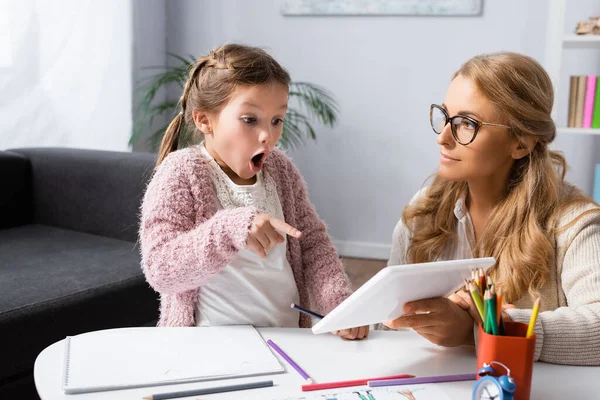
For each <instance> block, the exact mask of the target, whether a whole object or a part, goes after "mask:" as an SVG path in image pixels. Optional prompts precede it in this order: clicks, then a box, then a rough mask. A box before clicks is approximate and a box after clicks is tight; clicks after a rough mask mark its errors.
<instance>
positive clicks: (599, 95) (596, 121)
mask: <svg viewBox="0 0 600 400" xmlns="http://www.w3.org/2000/svg"><path fill="white" fill-rule="evenodd" d="M592 128H596V129H600V85H599V84H598V82H597V81H596V94H595V96H594V112H593V115H592Z"/></svg>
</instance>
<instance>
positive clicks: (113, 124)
mask: <svg viewBox="0 0 600 400" xmlns="http://www.w3.org/2000/svg"><path fill="white" fill-rule="evenodd" d="M1 1H2V3H0V12H2V13H6V14H5V15H8V18H7V19H8V24H9V29H8V31H9V40H8V47H9V49H8V52H9V53H10V57H9V59H10V63H9V65H6V64H7V63H6V62H4V63H3V65H0V93H2V95H1V96H0V149H7V148H14V147H32V146H65V147H80V148H93V149H106V150H127V149H128V145H127V143H128V140H129V134H130V130H131V107H132V99H131V87H132V61H131V58H132V11H131V1H130V0H128V1H123V0H103V1H95V0H54V1H45V0H37V1H35V0H29V1H20V0H1ZM0 51H2V49H0ZM4 59H6V57H4Z"/></svg>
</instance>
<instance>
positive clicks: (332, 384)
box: [302, 375, 415, 392]
mask: <svg viewBox="0 0 600 400" xmlns="http://www.w3.org/2000/svg"><path fill="white" fill-rule="evenodd" d="M414 377H415V376H414V375H394V376H384V377H381V378H368V379H356V380H353V381H340V382H325V383H313V384H310V385H302V391H303V392H309V391H311V390H323V389H334V388H341V387H349V386H362V385H366V384H367V382H369V381H375V380H384V379H404V378H414Z"/></svg>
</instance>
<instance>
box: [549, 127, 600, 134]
mask: <svg viewBox="0 0 600 400" xmlns="http://www.w3.org/2000/svg"><path fill="white" fill-rule="evenodd" d="M556 133H558V134H573V135H600V129H598V128H566V127H557V128H556Z"/></svg>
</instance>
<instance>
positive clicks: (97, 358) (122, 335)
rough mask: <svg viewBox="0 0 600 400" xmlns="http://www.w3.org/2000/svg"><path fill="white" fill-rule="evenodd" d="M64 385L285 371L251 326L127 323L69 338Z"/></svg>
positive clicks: (93, 386)
mask: <svg viewBox="0 0 600 400" xmlns="http://www.w3.org/2000/svg"><path fill="white" fill-rule="evenodd" d="M63 365H64V368H63V390H64V392H65V393H68V394H74V393H87V392H97V391H103V390H116V389H129V388H135V387H143V386H155V385H165V384H174V383H186V382H197V381H208V380H217V379H226V378H237V377H243V376H253V375H267V374H275V373H280V372H283V371H284V369H283V367H282V365H281V364H280V362H279V360H278V359H277V358H276V357H275V356H274V355H273V353H272V352H271V350H270V349H269V348H268V347H267V344H266V343H265V341H264V340H263V338H262V337H261V336H260V335H259V334H258V332H257V331H256V330H255V329H254V328H253V327H252V326H245V325H244V326H219V327H206V328H124V329H111V330H105V331H97V332H90V333H85V334H82V335H78V336H70V337H67V338H66V340H65V353H64V363H63Z"/></svg>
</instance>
